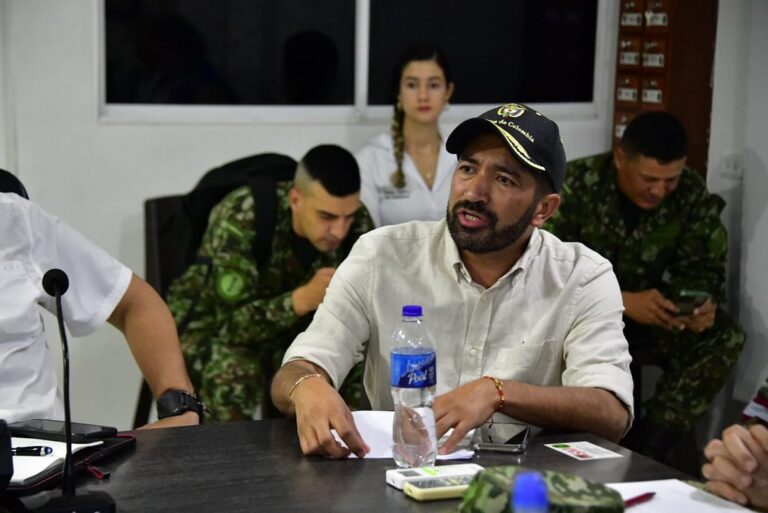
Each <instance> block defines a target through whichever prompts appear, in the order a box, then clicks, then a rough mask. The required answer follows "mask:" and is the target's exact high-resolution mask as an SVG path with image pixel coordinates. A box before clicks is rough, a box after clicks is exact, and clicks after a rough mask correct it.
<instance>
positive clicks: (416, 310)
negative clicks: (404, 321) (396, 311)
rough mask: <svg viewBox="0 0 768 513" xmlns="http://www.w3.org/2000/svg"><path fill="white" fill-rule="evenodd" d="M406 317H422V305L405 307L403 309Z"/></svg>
mask: <svg viewBox="0 0 768 513" xmlns="http://www.w3.org/2000/svg"><path fill="white" fill-rule="evenodd" d="M403 316H404V317H421V305H405V306H404V307H403Z"/></svg>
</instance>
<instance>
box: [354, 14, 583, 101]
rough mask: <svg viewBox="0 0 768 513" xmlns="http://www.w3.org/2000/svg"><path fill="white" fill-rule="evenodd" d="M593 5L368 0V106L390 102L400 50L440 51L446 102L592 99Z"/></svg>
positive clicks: (392, 96)
mask: <svg viewBox="0 0 768 513" xmlns="http://www.w3.org/2000/svg"><path fill="white" fill-rule="evenodd" d="M596 25H597V0H471V1H467V0H386V1H385V0H371V20H370V61H369V69H368V103H369V104H373V105H390V104H392V102H393V98H394V95H393V77H392V74H393V67H394V66H395V64H396V62H397V59H398V56H399V54H400V52H401V51H402V50H403V49H404V48H406V47H407V46H409V45H411V44H414V43H419V42H429V43H435V44H437V45H438V46H440V47H441V48H442V49H443V50H444V52H445V53H446V55H447V57H448V60H449V62H450V64H451V68H452V73H453V79H454V83H455V85H456V89H455V92H454V95H453V98H452V99H451V102H452V103H460V104H461V103H490V104H498V103H503V102H506V101H510V100H514V101H519V102H528V103H539V102H542V103H546V102H590V101H592V90H593V80H594V78H593V76H594V58H595V30H596Z"/></svg>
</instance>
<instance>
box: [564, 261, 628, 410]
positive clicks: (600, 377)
mask: <svg viewBox="0 0 768 513" xmlns="http://www.w3.org/2000/svg"><path fill="white" fill-rule="evenodd" d="M573 303H574V305H575V313H574V319H573V323H572V328H571V330H570V331H569V332H568V335H567V337H566V339H565V343H564V345H563V357H564V358H565V363H566V368H565V371H564V372H563V376H562V379H563V385H565V386H580V387H595V388H603V389H606V390H608V391H610V392H613V393H614V394H615V395H616V396H617V397H618V398H619V400H620V401H621V402H623V403H624V404H625V405H627V407H628V410H629V413H630V417H632V412H633V410H634V404H633V395H632V387H633V384H632V379H631V378H630V373H629V363H630V361H631V357H630V356H629V351H628V345H627V341H626V339H625V338H624V334H623V323H622V321H621V319H622V317H621V316H622V312H623V311H624V306H623V302H622V299H621V290H620V289H619V283H618V281H617V280H616V275H615V274H614V273H613V272H612V267H611V265H610V263H608V262H607V261H606V262H604V263H603V264H601V265H599V266H597V267H596V268H595V271H594V272H593V273H591V274H589V275H587V276H585V277H584V278H583V283H582V286H581V287H580V293H579V294H574V296H573ZM630 420H631V419H630Z"/></svg>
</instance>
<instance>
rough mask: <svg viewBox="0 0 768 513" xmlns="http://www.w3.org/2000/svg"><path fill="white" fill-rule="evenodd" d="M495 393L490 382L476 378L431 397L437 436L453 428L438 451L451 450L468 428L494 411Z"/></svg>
mask: <svg viewBox="0 0 768 513" xmlns="http://www.w3.org/2000/svg"><path fill="white" fill-rule="evenodd" d="M498 404H499V396H498V393H497V391H496V386H495V385H494V383H493V381H491V380H490V379H487V378H480V379H476V380H475V381H472V382H470V383H467V384H466V385H463V386H460V387H459V388H457V389H455V390H452V391H450V392H448V393H447V394H443V395H440V396H438V397H436V398H435V404H434V410H435V423H436V429H437V438H438V439H439V438H440V437H441V436H443V435H444V434H445V432H446V431H448V429H450V428H453V433H451V436H450V437H448V440H446V441H445V443H444V444H443V445H442V447H440V450H439V451H438V452H439V453H440V454H448V453H450V452H453V450H454V449H455V448H456V446H457V445H458V444H459V442H461V440H462V439H463V438H464V436H465V435H466V434H467V433H469V431H470V430H471V429H474V428H476V427H478V426H481V425H482V424H483V423H484V422H485V421H486V420H488V419H489V418H490V417H491V415H493V413H494V412H495V411H496V407H497V406H498Z"/></svg>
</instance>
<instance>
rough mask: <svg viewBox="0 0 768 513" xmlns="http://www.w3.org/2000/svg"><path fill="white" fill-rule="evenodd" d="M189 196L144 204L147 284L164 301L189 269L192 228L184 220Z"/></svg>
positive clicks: (162, 199)
mask: <svg viewBox="0 0 768 513" xmlns="http://www.w3.org/2000/svg"><path fill="white" fill-rule="evenodd" d="M184 198H185V195H182V194H179V195H175V196H163V197H161V198H152V199H148V200H146V201H145V202H144V247H145V250H144V258H145V260H144V263H145V273H146V279H147V282H148V283H149V284H150V285H152V286H153V287H154V288H155V290H157V292H158V294H160V295H161V296H162V297H163V298H164V297H165V295H166V293H167V292H168V287H169V286H170V284H171V282H172V281H173V280H174V279H175V278H177V277H179V276H180V275H181V273H182V272H183V271H184V269H185V268H186V261H185V251H186V242H187V239H188V233H187V230H188V228H185V224H184V223H180V222H179V219H184V218H185V214H184V208H183V202H184Z"/></svg>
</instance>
